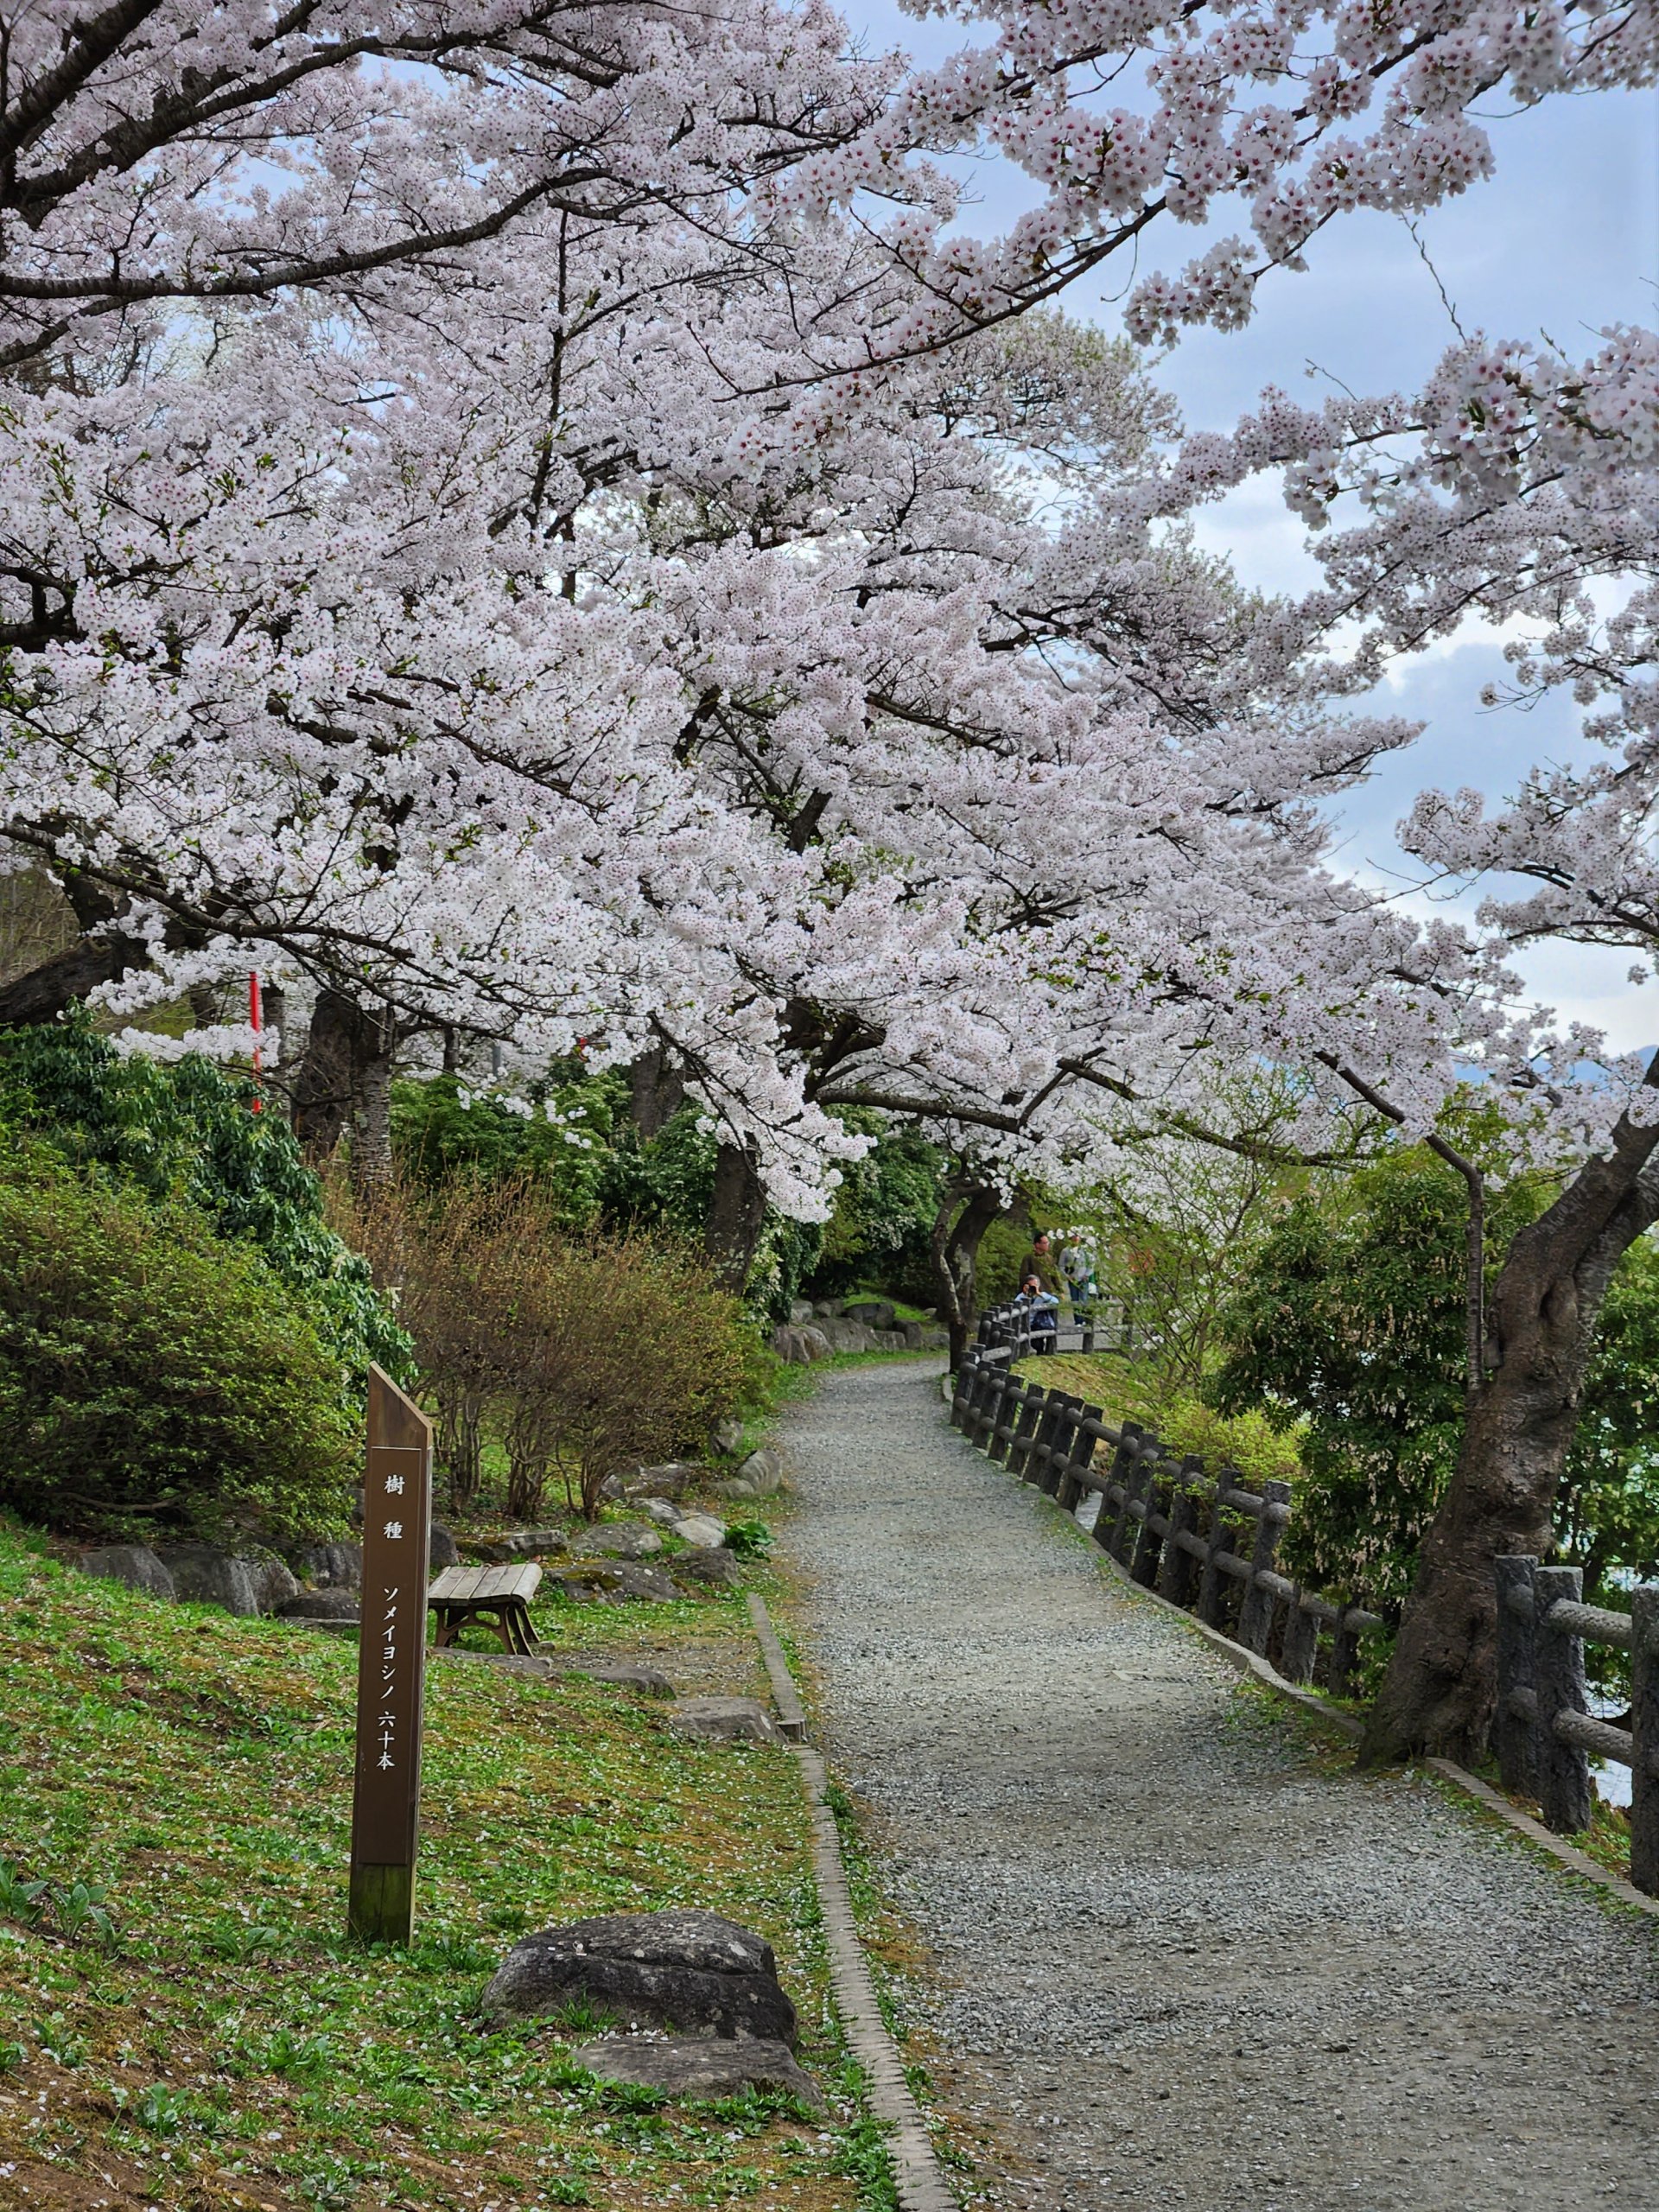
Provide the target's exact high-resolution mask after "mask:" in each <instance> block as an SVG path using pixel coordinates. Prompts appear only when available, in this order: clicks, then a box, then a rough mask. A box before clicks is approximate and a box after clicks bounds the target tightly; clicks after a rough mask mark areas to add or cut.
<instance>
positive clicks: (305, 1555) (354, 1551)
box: [283, 1544, 363, 1590]
mask: <svg viewBox="0 0 1659 2212" xmlns="http://www.w3.org/2000/svg"><path fill="white" fill-rule="evenodd" d="M283 1558H284V1559H286V1560H287V1561H288V1563H289V1566H290V1567H292V1568H293V1570H294V1572H295V1573H296V1575H298V1577H299V1579H300V1580H301V1581H302V1582H308V1583H310V1584H311V1585H312V1586H314V1587H315V1588H316V1589H319V1590H360V1589H361V1588H362V1587H363V1547H362V1545H361V1544H290V1545H289V1547H288V1548H287V1550H286V1551H285V1552H284V1553H283Z"/></svg>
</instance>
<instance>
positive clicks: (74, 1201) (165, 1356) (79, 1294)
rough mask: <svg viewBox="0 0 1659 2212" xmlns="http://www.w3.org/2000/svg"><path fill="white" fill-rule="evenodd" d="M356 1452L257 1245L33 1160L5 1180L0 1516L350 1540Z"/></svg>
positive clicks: (316, 1350) (37, 1156) (301, 1326)
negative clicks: (1, 1510) (6, 1511)
mask: <svg viewBox="0 0 1659 2212" xmlns="http://www.w3.org/2000/svg"><path fill="white" fill-rule="evenodd" d="M356 1443H357V1438H356V1431H355V1423H354V1421H353V1419H352V1417H351V1415H350V1414H349V1413H348V1411H347V1408H346V1406H345V1405H344V1404H343V1402H342V1400H341V1395H340V1369H339V1366H338V1363H337V1362H336V1361H335V1359H334V1357H333V1356H332V1354H331V1352H330V1351H329V1350H328V1349H327V1347H326V1346H325V1345H324V1344H322V1343H321V1341H320V1339H319V1337H318V1334H317V1332H316V1330H315V1328H314V1327H313V1325H311V1323H310V1321H309V1320H308V1319H307V1317H306V1314H305V1313H304V1312H303V1310H302V1307H301V1306H300V1305H299V1303H298V1301H297V1300H296V1299H295V1297H294V1296H293V1294H291V1292H290V1291H289V1289H288V1288H287V1287H286V1286H285V1285H284V1284H283V1282H282V1281H280V1280H279V1279H278V1277H277V1274H275V1272H274V1271H273V1270H272V1269H271V1268H270V1267H269V1266H267V1264H266V1263H265V1262H264V1260H263V1259H262V1258H261V1257H260V1255H259V1254H258V1253H257V1251H256V1250H254V1249H252V1248H251V1247H250V1246H246V1245H235V1244H226V1243H220V1242H219V1240H217V1239H216V1238H215V1237H214V1236H213V1235H212V1234H211V1232H210V1231H209V1230H208V1229H207V1226H206V1224H204V1223H203V1221H202V1219H201V1217H200V1215H199V1214H198V1213H197V1212H195V1211H194V1209H192V1208H189V1207H187V1206H183V1205H176V1204H162V1205H156V1204H152V1203H150V1202H149V1201H147V1200H146V1199H145V1198H143V1197H142V1196H141V1195H140V1194H139V1193H138V1192H135V1191H132V1190H124V1189H120V1188H112V1187H111V1186H109V1185H106V1184H105V1183H103V1182H101V1181H99V1180H96V1179H93V1180H83V1179H79V1178H77V1177H75V1176H73V1175H72V1174H70V1173H67V1171H66V1170H65V1169H64V1168H63V1167H62V1166H61V1165H60V1164H59V1163H58V1162H56V1161H54V1160H52V1159H51V1158H50V1156H49V1155H47V1154H41V1153H38V1152H37V1153H32V1154H25V1155H24V1156H23V1158H22V1161H21V1162H20V1163H18V1164H16V1165H14V1166H13V1167H12V1168H11V1169H10V1179H7V1180H5V1181H3V1182H0V1504H3V1505H6V1506H10V1507H11V1508H12V1509H13V1510H16V1511H17V1512H19V1513H21V1514H22V1515H23V1516H25V1517H27V1518H28V1519H29V1520H32V1521H35V1522H46V1523H47V1524H48V1525H49V1526H52V1527H54V1528H61V1529H69V1530H72V1531H73V1532H74V1533H76V1534H78V1535H105V1536H112V1537H137V1538H143V1539H148V1538H150V1537H155V1536H181V1535H187V1536H189V1535H194V1536H204V1537H211V1538H226V1537H236V1538H241V1539H246V1538H253V1539H256V1540H257V1539H270V1540H273V1541H274V1540H276V1539H278V1538H282V1537H287V1536H296V1535H327V1534H330V1533H342V1532H343V1529H344V1526H345V1522H346V1510H347V1507H348V1505H349V1503H350V1498H351V1491H352V1484H353V1480H354V1478H355V1467H356Z"/></svg>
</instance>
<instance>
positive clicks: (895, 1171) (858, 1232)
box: [806, 1108, 945, 1306]
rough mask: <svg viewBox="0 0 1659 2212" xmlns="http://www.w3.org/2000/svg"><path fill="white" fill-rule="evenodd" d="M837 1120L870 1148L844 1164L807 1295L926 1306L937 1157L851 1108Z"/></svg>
mask: <svg viewBox="0 0 1659 2212" xmlns="http://www.w3.org/2000/svg"><path fill="white" fill-rule="evenodd" d="M841 1118H842V1120H843V1121H844V1122H846V1123H847V1124H848V1126H849V1128H854V1129H857V1130H859V1131H860V1132H861V1133H862V1134H863V1135H870V1136H874V1138H875V1142H874V1145H872V1146H871V1147H870V1149H869V1151H868V1152H867V1153H866V1154H864V1156H863V1158H862V1159H861V1160H849V1161H846V1162H845V1163H844V1164H843V1165H842V1180H841V1185H840V1188H839V1189H838V1190H837V1191H836V1202H835V1211H833V1213H832V1214H831V1215H830V1217H829V1221H828V1222H827V1223H826V1224H824V1228H823V1239H822V1243H821V1246H820V1249H819V1251H818V1253H817V1258H816V1262H815V1263H814V1264H813V1267H812V1270H811V1273H810V1276H809V1277H808V1278H807V1284H806V1287H807V1290H808V1292H809V1294H810V1296H812V1297H814V1298H838V1297H840V1296H842V1294H844V1293H846V1292H848V1291H851V1290H858V1289H861V1288H865V1287H869V1286H871V1285H875V1286H877V1287H880V1289H882V1290H884V1291H886V1292H887V1293H889V1294H892V1295H893V1296H896V1297H902V1298H910V1299H913V1300H915V1301H916V1302H917V1304H918V1305H920V1306H931V1304H932V1303H933V1302H934V1300H935V1299H936V1298H937V1297H938V1289H937V1287H936V1286H935V1284H934V1281H933V1271H932V1258H931V1252H930V1250H929V1239H930V1238H931V1235H932V1232H933V1218H934V1216H935V1214H936V1213H937V1212H938V1206H939V1199H940V1196H941V1193H942V1191H943V1187H944V1169H945V1156H944V1154H943V1153H942V1152H941V1151H940V1149H939V1147H938V1146H937V1145H933V1144H930V1143H929V1142H928V1141H927V1140H926V1139H925V1137H922V1136H918V1135H917V1134H916V1133H915V1132H914V1131H913V1130H910V1129H888V1128H884V1127H883V1126H882V1123H881V1122H880V1117H879V1116H877V1115H875V1114H873V1113H869V1112H867V1111H864V1110H862V1109H858V1108H849V1109H845V1110H844V1111H843V1112H842V1116H841Z"/></svg>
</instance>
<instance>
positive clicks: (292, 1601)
mask: <svg viewBox="0 0 1659 2212" xmlns="http://www.w3.org/2000/svg"><path fill="white" fill-rule="evenodd" d="M277 1616H278V1618H280V1619H283V1620H285V1621H356V1620H361V1619H362V1618H363V1613H362V1608H361V1605H359V1600H358V1594H357V1592H356V1591H355V1590H302V1591H301V1592H300V1593H299V1595H298V1597H296V1598H289V1599H287V1600H286V1602H285V1603H283V1605H278V1606H277Z"/></svg>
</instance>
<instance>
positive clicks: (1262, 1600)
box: [950, 1306, 1383, 1694]
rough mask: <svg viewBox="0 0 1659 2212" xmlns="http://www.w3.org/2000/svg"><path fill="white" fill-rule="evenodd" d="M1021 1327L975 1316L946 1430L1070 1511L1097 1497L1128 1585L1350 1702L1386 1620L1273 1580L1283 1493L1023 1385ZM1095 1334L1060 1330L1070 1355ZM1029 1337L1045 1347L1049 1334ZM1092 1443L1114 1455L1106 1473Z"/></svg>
mask: <svg viewBox="0 0 1659 2212" xmlns="http://www.w3.org/2000/svg"><path fill="white" fill-rule="evenodd" d="M1030 1322H1031V1315H1030V1314H1029V1313H1028V1312H1027V1311H1025V1310H1023V1309H1020V1308H1018V1307H1012V1306H1003V1307H1000V1308H998V1309H997V1310H996V1311H995V1312H993V1313H987V1314H984V1315H983V1316H982V1318H981V1320H980V1325H979V1341H978V1342H977V1343H976V1344H974V1345H972V1346H971V1347H970V1348H969V1351H968V1352H967V1353H966V1354H965V1356H964V1357H963V1363H962V1366H961V1369H960V1370H959V1371H958V1373H957V1382H956V1389H955V1393H954V1395H953V1397H952V1400H951V1407H950V1418H951V1421H952V1422H953V1423H954V1425H955V1426H956V1427H957V1428H959V1429H960V1430H961V1431H962V1433H963V1435H964V1436H966V1437H967V1438H968V1439H969V1441H970V1442H971V1443H974V1444H976V1445H977V1446H979V1448H980V1449H981V1450H982V1452H987V1453H988V1455H989V1457H990V1458H991V1459H995V1460H996V1461H997V1462H999V1464H1001V1465H1004V1466H1006V1467H1007V1470H1008V1471H1009V1472H1010V1473H1011V1474H1014V1475H1018V1476H1019V1477H1020V1480H1021V1481H1022V1482H1028V1483H1033V1484H1036V1485H1037V1487H1038V1488H1039V1490H1041V1491H1044V1492H1045V1493H1046V1495H1047V1496H1049V1497H1052V1498H1053V1499H1054V1500H1055V1502H1056V1503H1058V1505H1059V1506H1060V1507H1061V1508H1062V1509H1063V1510H1065V1511H1066V1512H1074V1511H1075V1510H1076V1509H1077V1505H1078V1503H1080V1502H1081V1500H1082V1499H1083V1498H1084V1496H1085V1495H1086V1494H1087V1493H1088V1492H1090V1491H1094V1492H1096V1493H1097V1494H1098V1495H1099V1498H1100V1505H1099V1509H1098V1512H1097V1516H1096V1521H1095V1526H1094V1537H1095V1541H1096V1543H1097V1544H1099V1545H1100V1547H1101V1548H1102V1549H1103V1550H1104V1551H1106V1552H1109V1554H1111V1556H1112V1557H1113V1558H1114V1559H1115V1560H1117V1562H1118V1563H1119V1565H1120V1566H1122V1567H1126V1568H1127V1569H1128V1573H1129V1576H1130V1579H1131V1580H1133V1581H1135V1582H1137V1583H1139V1584H1141V1586H1142V1587H1143V1588H1146V1589H1151V1590H1156V1591H1157V1592H1158V1594H1159V1595H1160V1597H1163V1598H1166V1599H1168V1600H1169V1602H1170V1603H1171V1604H1172V1605H1179V1606H1181V1607H1183V1608H1184V1609H1185V1611H1189V1612H1192V1613H1194V1614H1196V1615H1197V1617H1198V1619H1199V1620H1201V1621H1203V1622H1204V1623H1205V1624H1206V1625H1207V1626H1209V1627H1211V1628H1216V1629H1219V1630H1222V1631H1223V1632H1224V1633H1225V1634H1227V1635H1230V1636H1232V1637H1236V1640H1237V1641H1238V1642H1239V1643H1242V1644H1243V1645H1244V1646H1245V1647H1246V1648H1247V1649H1249V1650H1251V1651H1253V1652H1255V1654H1256V1655H1257V1656H1260V1657H1262V1658H1268V1659H1271V1660H1272V1661H1273V1662H1274V1664H1275V1665H1276V1666H1277V1668H1278V1669H1279V1672H1280V1673H1281V1675H1284V1676H1285V1677H1286V1678H1287V1680H1288V1681H1293V1682H1301V1683H1306V1682H1311V1681H1314V1680H1315V1679H1316V1678H1317V1679H1319V1680H1321V1681H1324V1683H1325V1686H1326V1687H1327V1688H1330V1689H1332V1690H1333V1691H1336V1692H1338V1694H1341V1693H1344V1692H1346V1691H1347V1690H1348V1688H1350V1686H1351V1681H1352V1678H1353V1673H1354V1668H1355V1665H1356V1663H1357V1659H1358V1656H1359V1639H1360V1637H1361V1635H1362V1634H1363V1632H1364V1631H1365V1630H1367V1629H1372V1628H1380V1627H1381V1626H1382V1625H1383V1624H1382V1621H1381V1620H1380V1618H1378V1616H1377V1615H1376V1614H1375V1613H1370V1612H1367V1611H1364V1610H1363V1608H1362V1607H1360V1606H1357V1605H1339V1604H1337V1603H1336V1602H1335V1601H1333V1600H1332V1599H1329V1598H1326V1597H1324V1596H1322V1595H1321V1594H1320V1593H1319V1592H1317V1591H1312V1590H1306V1589H1304V1588H1303V1587H1302V1586H1301V1585H1300V1583H1299V1582H1296V1581H1294V1580H1292V1579H1291V1578H1290V1577H1289V1576H1288V1575H1286V1574H1281V1573H1280V1572H1279V1570H1278V1567H1277V1564H1276V1561H1277V1558H1278V1552H1279V1547H1280V1544H1281V1541H1282V1540H1283V1536H1284V1532H1285V1529H1286V1527H1287V1524H1288V1522H1289V1520H1290V1516H1291V1509H1290V1486H1289V1484H1287V1483H1278V1482H1270V1483H1266V1484H1263V1485H1262V1490H1261V1491H1260V1492H1257V1491H1252V1490H1249V1489H1248V1488H1246V1486H1245V1484H1244V1482H1243V1478H1242V1477H1241V1476H1240V1475H1239V1472H1238V1471H1237V1469H1236V1468H1233V1467H1224V1468H1222V1469H1221V1470H1219V1471H1218V1472H1217V1474H1216V1475H1214V1476H1206V1474H1205V1471H1204V1463H1203V1461H1202V1459H1199V1458H1198V1456H1197V1455H1196V1454H1192V1453H1189V1454H1187V1455H1186V1456H1185V1457H1179V1456H1178V1455H1177V1454H1175V1453H1174V1452H1172V1451H1171V1450H1170V1449H1169V1447H1168V1446H1166V1445H1165V1444H1163V1443H1162V1442H1160V1440H1159V1439H1158V1438H1157V1437H1156V1436H1155V1435H1154V1434H1153V1433H1151V1432H1150V1431H1149V1430H1147V1429H1145V1428H1143V1427H1141V1425H1140V1424H1139V1423H1138V1422H1136V1421H1125V1422H1124V1423H1123V1424H1122V1427H1118V1428H1114V1427H1112V1426H1111V1425H1110V1424H1109V1422H1108V1421H1107V1420H1106V1418H1105V1415H1104V1413H1103V1409H1102V1408H1100V1407H1099V1406H1091V1405H1089V1404H1086V1403H1085V1402H1084V1400H1083V1399H1081V1398H1078V1397H1076V1396H1074V1395H1072V1394H1071V1392H1069V1391H1065V1390H1046V1389H1043V1387H1042V1386H1041V1384H1040V1383H1034V1382H1032V1383H1027V1382H1023V1381H1021V1379H1020V1377H1019V1376H1017V1375H1015V1374H1014V1371H1013V1370H1014V1362H1015V1361H1016V1360H1017V1359H1020V1358H1021V1357H1024V1356H1025V1355H1026V1354H1027V1352H1028V1351H1030V1349H1031V1344H1032V1338H1033V1330H1032V1328H1031V1326H1030ZM1097 1328H1098V1324H1097V1322H1096V1319H1095V1317H1094V1316H1092V1315H1082V1316H1079V1317H1078V1319H1077V1320H1075V1321H1073V1322H1071V1323H1070V1324H1069V1325H1063V1326H1062V1328H1061V1330H1060V1332H1059V1333H1060V1336H1061V1338H1063V1339H1064V1338H1066V1337H1069V1336H1073V1335H1075V1336H1077V1337H1078V1338H1081V1339H1082V1341H1080V1342H1079V1343H1078V1344H1077V1346H1076V1347H1075V1349H1077V1350H1079V1351H1093V1350H1095V1349H1096V1344H1097V1341H1098V1338H1097V1334H1096V1332H1097ZM1036 1333H1040V1334H1041V1335H1042V1336H1043V1337H1044V1338H1045V1340H1046V1338H1047V1336H1048V1332H1047V1331H1046V1330H1044V1331H1041V1332H1036ZM1064 1348H1065V1349H1067V1350H1070V1349H1073V1348H1074V1347H1072V1346H1071V1345H1070V1344H1066V1345H1065V1347H1064ZM1102 1445H1104V1446H1106V1447H1107V1448H1108V1450H1109V1452H1110V1453H1111V1459H1110V1462H1109V1465H1108V1466H1107V1467H1106V1468H1104V1469H1103V1468H1102V1467H1101V1466H1100V1465H1099V1464H1098V1459H1099V1447H1100V1446H1102Z"/></svg>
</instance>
